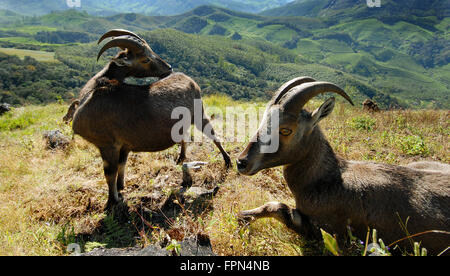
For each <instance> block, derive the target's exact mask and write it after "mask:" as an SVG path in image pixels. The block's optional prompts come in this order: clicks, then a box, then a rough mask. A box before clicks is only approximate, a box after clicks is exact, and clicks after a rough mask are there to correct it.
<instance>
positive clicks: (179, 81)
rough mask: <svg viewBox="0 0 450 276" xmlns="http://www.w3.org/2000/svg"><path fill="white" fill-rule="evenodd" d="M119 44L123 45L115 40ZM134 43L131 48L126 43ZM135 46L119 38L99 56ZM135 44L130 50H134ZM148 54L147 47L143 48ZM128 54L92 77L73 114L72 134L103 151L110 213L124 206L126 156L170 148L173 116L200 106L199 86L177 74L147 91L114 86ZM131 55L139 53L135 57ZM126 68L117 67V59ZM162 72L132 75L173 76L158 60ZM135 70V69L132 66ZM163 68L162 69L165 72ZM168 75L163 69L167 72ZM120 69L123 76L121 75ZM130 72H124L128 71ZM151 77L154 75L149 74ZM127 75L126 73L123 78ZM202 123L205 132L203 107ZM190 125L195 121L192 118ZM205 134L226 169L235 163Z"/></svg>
mask: <svg viewBox="0 0 450 276" xmlns="http://www.w3.org/2000/svg"><path fill="white" fill-rule="evenodd" d="M117 40H119V41H117ZM127 43H131V44H127ZM114 45H115V46H119V47H121V46H122V47H131V46H132V47H135V46H136V47H137V45H141V42H139V41H138V40H135V39H132V37H126V38H116V39H114V40H112V41H111V42H109V43H108V44H107V45H105V47H103V49H102V50H101V51H100V53H99V56H100V55H101V54H102V53H103V52H104V49H105V48H108V47H110V46H111V47H112V46H114ZM130 45H131V46H130ZM144 50H145V52H146V54H145V55H147V54H148V55H150V54H151V53H147V51H148V48H146V47H144ZM127 53H130V51H127V52H122V53H121V54H119V56H118V57H116V58H114V59H113V61H112V62H111V63H110V64H109V65H107V66H106V67H105V68H104V69H103V70H102V71H101V72H99V73H98V74H97V75H96V76H95V77H93V78H92V79H91V80H90V81H89V82H88V83H87V85H86V86H85V87H84V88H83V90H82V91H81V99H80V101H79V107H78V108H76V109H75V111H74V115H73V130H74V133H75V134H78V135H80V136H82V137H83V138H84V139H86V140H87V141H89V142H91V143H92V144H94V145H95V146H97V148H98V149H99V150H100V154H101V156H102V159H103V164H104V172H105V177H106V180H107V183H108V187H109V198H108V203H107V208H109V207H112V206H114V205H115V204H116V203H118V202H120V201H121V195H120V193H119V192H120V191H121V190H122V189H123V188H124V176H125V166H126V162H127V158H128V154H129V153H130V152H131V151H134V152H157V151H162V150H165V149H168V148H170V147H172V146H173V145H175V144H176V143H175V142H174V141H173V139H172V133H171V132H172V128H173V126H174V125H175V124H176V123H177V120H174V119H172V118H171V117H172V112H173V110H174V109H175V108H177V107H183V108H187V109H188V110H189V111H190V112H191V114H192V115H194V113H195V112H194V102H195V101H196V100H197V101H200V102H201V95H200V87H199V86H198V85H197V84H196V83H195V82H194V81H193V80H192V79H191V78H189V77H188V76H186V75H184V74H181V73H173V74H170V75H169V76H166V77H165V78H162V79H160V80H159V81H157V82H155V83H152V84H151V85H147V86H136V85H128V84H125V83H122V82H119V83H118V82H116V81H113V80H114V79H113V78H115V77H116V76H117V74H119V75H120V76H123V75H124V73H121V72H120V71H121V68H122V67H126V68H128V69H129V68H130V67H128V65H126V64H128V62H131V61H129V59H128V58H122V57H121V55H122V54H124V55H126V54H127ZM133 56H135V54H134V53H133ZM118 59H120V60H121V62H122V61H123V62H125V61H126V63H124V64H125V65H123V66H120V65H117V60H118ZM158 64H160V65H161V66H160V68H159V69H156V68H153V70H152V68H150V67H149V70H147V71H145V70H144V71H142V72H141V73H139V71H137V70H134V73H133V75H134V76H143V75H153V76H161V77H163V76H164V75H166V74H168V73H170V72H171V68H170V66H168V65H167V64H166V63H165V62H163V61H162V60H160V61H159V62H158ZM130 66H133V65H130ZM161 67H162V68H161ZM164 68H165V70H162V69H164ZM117 70H119V72H117ZM125 71H126V70H125ZM150 72H152V73H151V74H150ZM125 75H127V74H125ZM201 108H202V109H201V111H202V113H201V115H202V116H203V117H202V118H201V119H202V120H201V122H200V123H199V124H196V127H197V128H198V129H200V130H201V131H203V130H205V129H206V128H205V126H208V125H209V120H208V118H207V117H206V116H205V114H204V112H203V107H201ZM190 119H191V122H192V121H193V118H190ZM208 129H209V131H208V132H207V131H205V133H206V132H207V133H206V135H207V136H208V137H209V138H210V139H212V140H213V141H214V143H215V144H216V145H217V147H218V148H219V150H220V151H221V153H222V155H223V158H224V160H225V163H226V165H227V167H229V166H231V159H230V157H229V155H228V154H227V153H226V151H225V150H224V149H223V148H222V146H221V144H220V142H219V140H218V139H217V137H216V136H215V134H214V130H212V128H211V127H209V128H208ZM181 146H182V153H181V156H180V159H179V161H182V160H183V159H184V157H185V143H184V141H181Z"/></svg>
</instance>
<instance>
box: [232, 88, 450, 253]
mask: <svg viewBox="0 0 450 276" xmlns="http://www.w3.org/2000/svg"><path fill="white" fill-rule="evenodd" d="M297 92H298V91H297ZM298 93H300V92H298ZM334 101H335V100H334V98H332V99H329V100H327V101H326V102H325V103H324V104H323V105H322V106H321V107H320V108H318V109H317V110H316V111H314V112H313V113H309V112H307V111H306V110H303V109H302V108H303V107H299V109H300V110H299V111H298V113H297V115H296V116H293V115H292V114H285V113H283V112H284V110H285V108H284V102H283V101H281V102H280V103H279V104H271V105H269V106H268V108H267V111H266V115H267V116H268V114H270V113H271V112H272V111H273V110H275V109H277V110H279V111H280V129H283V128H287V129H291V130H292V134H291V135H289V136H288V137H284V136H282V135H281V134H280V148H279V150H278V152H276V153H273V154H263V153H260V146H261V145H260V143H259V142H251V143H250V144H249V145H248V147H247V148H246V149H245V150H244V152H243V153H242V154H241V156H240V157H239V160H238V169H239V171H240V172H241V173H243V174H247V175H254V174H256V173H257V172H259V171H260V170H262V169H265V168H271V167H277V166H284V177H285V179H286V182H287V183H288V186H289V188H290V190H291V192H292V194H293V195H294V197H295V201H296V208H295V209H290V208H286V206H285V205H284V204H279V203H273V202H272V203H269V204H266V205H264V206H262V207H260V208H257V209H254V210H250V211H244V212H242V213H241V214H240V217H241V218H242V219H244V220H253V219H257V218H261V217H274V218H277V219H278V220H280V221H281V222H283V223H285V224H286V225H287V226H288V227H289V228H290V229H292V230H294V231H296V232H298V233H300V234H303V235H309V236H316V237H317V230H312V229H317V228H313V227H312V224H314V225H315V226H318V227H320V228H323V229H325V230H327V231H329V232H333V233H337V234H338V235H339V236H340V237H345V236H346V233H347V225H348V224H350V226H351V227H352V229H353V231H354V232H353V233H354V234H356V235H357V236H358V237H359V238H360V239H364V238H365V236H366V234H367V231H368V228H369V227H370V228H372V229H373V228H375V229H377V230H378V233H379V237H381V238H382V239H383V240H384V241H385V242H386V243H387V244H389V243H391V242H395V241H397V240H399V239H401V238H404V237H406V236H407V233H405V231H403V230H402V228H401V227H400V226H399V223H400V221H402V222H403V223H405V222H406V220H408V223H407V230H408V232H409V233H410V234H417V233H421V232H424V231H429V230H442V231H447V232H450V174H449V173H448V171H446V170H445V169H442V168H447V167H448V165H445V164H440V163H425V164H414V165H412V166H411V167H403V166H394V165H387V164H379V163H373V162H359V161H347V160H344V159H341V158H339V157H338V156H336V154H335V153H334V151H333V149H332V148H331V146H330V144H329V143H328V141H327V140H326V138H325V136H324V135H323V133H322V131H321V130H320V128H319V127H318V126H317V123H318V122H319V121H320V120H321V119H323V118H325V117H326V116H328V115H329V114H330V113H331V112H332V110H333V107H334ZM267 127H268V126H267V125H263V126H262V127H261V129H260V130H259V131H258V134H259V133H261V132H262V133H265V131H266V129H267ZM286 133H289V132H286ZM258 134H257V135H258ZM418 168H420V169H418ZM437 168H441V169H437ZM269 207H270V208H269ZM310 221H311V222H312V223H310ZM415 240H417V241H421V242H422V245H423V246H424V247H426V248H427V249H428V250H429V251H430V252H432V253H440V252H441V251H443V250H444V249H446V248H447V247H448V246H450V235H445V234H427V235H423V236H420V237H417V238H415Z"/></svg>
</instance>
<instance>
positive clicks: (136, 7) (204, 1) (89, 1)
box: [0, 0, 292, 16]
mask: <svg viewBox="0 0 450 276" xmlns="http://www.w3.org/2000/svg"><path fill="white" fill-rule="evenodd" d="M80 1H81V7H80V8H77V9H79V10H84V11H87V12H88V13H90V14H94V15H100V16H105V15H112V14H117V13H140V14H146V15H174V14H181V13H184V12H187V11H190V10H192V9H194V8H196V7H198V6H201V5H216V6H219V7H224V8H229V9H232V10H236V11H243V12H252V13H258V12H261V11H263V10H266V9H270V8H275V7H279V6H282V5H284V4H287V3H289V2H292V0H80ZM72 2H76V1H72ZM0 9H6V10H11V11H14V12H17V13H21V14H26V15H43V14H47V13H50V12H51V11H61V10H67V9H70V7H69V5H68V4H67V1H66V0H45V1H42V0H0Z"/></svg>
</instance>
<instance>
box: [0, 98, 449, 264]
mask: <svg viewBox="0 0 450 276" xmlns="http://www.w3.org/2000/svg"><path fill="white" fill-rule="evenodd" d="M320 103H321V101H314V102H312V103H310V104H308V106H307V108H308V109H309V110H312V109H314V108H316V107H318V106H319V104H320ZM205 104H206V105H207V107H208V109H209V110H210V111H209V112H208V113H209V114H210V115H212V114H215V113H211V112H213V111H212V110H213V109H214V110H216V111H214V112H216V113H217V112H218V111H217V110H225V109H226V107H227V106H237V107H242V108H244V109H246V108H248V107H249V106H251V104H249V103H246V102H235V101H233V100H232V99H231V98H229V97H226V96H215V95H214V96H208V97H206V98H205ZM264 105H265V102H258V103H257V106H258V107H263V106H264ZM66 111H67V105H65V104H56V103H55V104H50V105H46V106H27V107H21V108H16V109H14V110H13V111H11V112H10V113H7V114H5V115H4V116H2V117H0V154H1V156H3V158H1V160H0V176H1V177H0V255H65V254H68V253H67V252H66V246H67V245H68V244H70V243H72V242H77V243H79V244H80V245H81V246H82V249H83V250H92V249H93V248H95V247H99V246H106V247H123V246H130V245H137V246H145V245H148V244H151V243H154V242H160V241H162V240H163V239H164V237H165V236H166V233H171V235H173V233H174V232H177V233H182V234H183V235H182V236H186V237H187V236H192V235H197V234H198V233H201V234H207V235H209V236H210V237H211V241H212V245H213V248H214V250H215V252H217V253H218V254H220V255H227V256H228V255H233V256H234V255H239V256H241V255H311V254H314V255H317V254H318V255H321V254H325V255H327V254H329V253H327V251H326V250H325V248H324V245H322V244H320V243H317V244H316V243H310V242H306V241H304V240H303V239H302V238H301V237H299V236H298V235H296V234H294V233H293V232H291V231H289V230H288V229H287V228H286V227H285V226H283V225H282V224H280V223H278V222H277V221H275V220H273V219H265V220H261V221H257V222H255V223H254V224H252V225H251V226H249V227H247V228H245V227H244V228H241V226H240V225H239V223H238V221H237V218H236V215H237V213H238V212H239V211H240V210H247V209H250V208H254V207H256V206H260V205H262V204H263V203H265V202H267V201H272V200H276V201H281V202H285V203H287V204H289V205H291V206H294V204H295V203H294V202H293V197H292V196H291V194H290V192H289V190H288V188H287V186H286V185H285V182H284V179H283V176H282V172H281V169H280V168H276V169H269V170H266V171H264V172H262V173H259V174H257V175H256V176H254V177H247V176H240V175H238V174H237V173H236V171H235V169H233V170H232V171H230V172H228V173H227V172H226V171H225V170H224V168H223V161H222V158H221V155H220V153H219V152H218V151H216V150H214V145H213V144H212V143H210V142H205V143H202V144H196V145H191V146H189V148H188V154H187V157H188V160H189V161H194V160H201V161H206V162H209V164H208V165H207V166H205V167H204V168H203V169H201V170H200V171H198V172H195V173H193V179H194V185H195V186H203V187H206V188H208V187H212V186H215V185H218V186H219V187H220V190H219V193H218V194H217V196H216V197H215V198H214V199H213V200H212V201H211V202H209V203H206V205H204V207H202V208H201V209H200V211H196V209H195V208H187V205H186V208H184V209H183V208H181V207H180V209H179V212H177V213H176V215H175V216H169V215H168V214H167V216H168V221H169V223H167V224H164V223H163V224H158V223H156V222H152V221H151V220H150V218H149V217H148V216H144V217H141V216H140V214H145V212H143V211H142V210H144V209H150V210H152V208H156V207H155V206H154V204H155V203H154V200H156V199H151V198H153V197H152V196H154V195H155V194H159V196H161V197H163V198H167V197H168V196H170V195H171V194H172V193H173V191H176V190H177V189H178V188H179V185H180V183H181V178H182V173H181V169H180V168H178V167H177V166H176V164H175V160H176V158H177V156H178V153H179V148H178V147H174V148H172V149H169V150H167V151H163V152H159V153H135V154H132V155H131V156H130V160H129V162H128V163H129V166H128V169H127V171H128V174H127V184H126V190H125V193H124V195H125V198H126V200H127V206H128V208H129V209H128V212H127V213H126V214H125V215H122V216H120V215H118V214H106V213H105V212H104V211H103V207H104V205H105V204H106V200H107V185H106V183H105V180H104V176H103V172H102V162H101V158H100V156H99V153H98V152H97V150H96V149H95V148H94V147H93V146H92V145H90V144H88V143H87V142H85V141H84V140H83V139H81V138H79V137H76V138H75V140H74V141H73V142H72V143H71V145H70V146H69V147H68V148H67V149H66V150H55V151H49V150H47V149H46V148H45V147H46V144H45V141H43V140H42V134H43V132H45V131H47V130H54V129H60V130H61V131H62V132H63V133H64V134H65V135H68V136H70V135H71V130H70V127H68V126H66V125H64V124H62V122H61V118H62V117H63V115H64V114H65V112H66ZM215 118H216V119H215V120H213V124H214V127H215V128H216V129H217V130H218V129H220V128H221V127H223V121H222V120H223V117H221V116H219V115H217V114H216V116H215ZM353 118H368V116H367V115H366V114H365V113H364V112H363V111H362V110H361V109H360V108H356V107H350V106H349V105H348V104H346V103H342V104H341V103H338V104H337V107H336V111H335V112H334V113H333V115H332V116H331V117H330V118H329V119H327V120H324V121H323V122H322V123H321V127H322V129H323V130H324V132H325V134H326V136H327V137H328V138H329V140H330V142H331V145H332V147H333V148H334V149H335V150H336V151H337V152H338V154H340V155H341V156H343V157H345V158H348V159H354V160H372V161H377V162H386V163H390V164H407V163H409V162H413V161H419V160H424V159H426V160H436V161H441V162H446V163H449V162H450V155H449V153H450V148H449V145H450V143H449V137H450V135H449V134H450V125H449V122H450V118H449V114H448V112H446V111H431V110H420V111H410V110H409V111H383V112H380V113H375V114H373V115H371V116H370V118H372V119H373V122H375V123H374V125H373V124H372V123H369V125H370V126H371V131H368V130H367V129H365V128H355V127H354V126H353V125H352V124H349V122H352V121H353ZM247 135H248V137H250V136H251V135H252V131H249V132H248V134H247ZM410 136H414V137H420V139H418V138H410ZM224 146H225V148H226V150H227V151H228V152H230V153H231V155H232V156H233V157H234V158H236V156H237V155H238V154H239V153H240V151H242V150H243V147H244V146H245V143H225V145H224ZM423 148H425V149H426V150H423ZM158 202H159V201H158ZM182 206H183V205H182ZM141 211H142V212H143V213H141ZM124 216H125V217H124ZM146 223H147V224H146ZM392 227H399V226H398V225H393V226H392ZM430 230H438V229H430ZM331 234H333V233H331ZM405 236H407V235H406V234H405ZM136 237H138V238H136ZM365 238H366V237H358V239H360V240H362V241H365ZM380 238H383V237H380ZM356 243H357V244H359V241H358V242H356ZM355 248H356V249H355ZM339 250H340V251H339V254H343V255H352V254H358V255H362V254H363V253H364V246H360V244H359V246H358V247H355V243H354V242H353V243H352V242H350V241H349V243H348V244H339ZM404 254H414V249H413V248H407V249H406V251H405V253H404ZM367 255H369V254H367Z"/></svg>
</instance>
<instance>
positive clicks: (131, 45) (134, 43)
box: [97, 35, 146, 61]
mask: <svg viewBox="0 0 450 276" xmlns="http://www.w3.org/2000/svg"><path fill="white" fill-rule="evenodd" d="M114 47H119V48H121V49H129V50H131V51H133V52H136V53H142V52H145V51H146V47H145V45H143V44H142V42H141V41H140V40H139V39H137V38H135V37H132V36H128V35H126V36H119V37H116V38H114V39H113V40H111V41H109V42H108V43H106V44H105V46H103V48H102V49H101V50H100V52H99V53H98V56H97V61H98V60H99V59H100V57H101V56H102V54H103V53H104V52H105V51H106V50H108V49H110V48H114Z"/></svg>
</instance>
